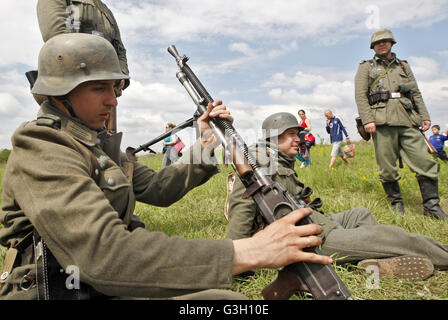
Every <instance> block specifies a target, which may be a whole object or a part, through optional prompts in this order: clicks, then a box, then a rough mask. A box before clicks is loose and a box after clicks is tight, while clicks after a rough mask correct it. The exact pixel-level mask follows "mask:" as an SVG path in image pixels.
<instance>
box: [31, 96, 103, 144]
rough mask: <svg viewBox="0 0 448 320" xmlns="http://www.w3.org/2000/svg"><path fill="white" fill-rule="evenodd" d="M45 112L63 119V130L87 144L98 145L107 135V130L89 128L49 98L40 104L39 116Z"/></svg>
mask: <svg viewBox="0 0 448 320" xmlns="http://www.w3.org/2000/svg"><path fill="white" fill-rule="evenodd" d="M43 114H52V115H55V116H57V117H59V118H60V119H61V130H62V131H64V132H67V133H68V134H69V135H71V136H72V137H73V138H75V139H76V140H78V141H79V142H81V143H82V144H84V145H86V146H89V147H93V146H95V145H98V144H100V143H101V140H102V139H103V138H105V137H106V136H107V132H106V130H103V131H100V132H97V131H95V130H92V129H90V128H88V127H87V126H85V125H84V124H83V123H82V122H80V121H76V120H74V119H73V118H71V117H69V116H67V115H66V114H65V113H63V112H61V111H60V110H59V109H57V108H55V107H53V106H52V105H51V104H50V102H49V101H48V100H45V101H44V102H43V103H42V104H41V106H40V110H39V113H38V116H40V115H43Z"/></svg>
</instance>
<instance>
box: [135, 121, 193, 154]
mask: <svg viewBox="0 0 448 320" xmlns="http://www.w3.org/2000/svg"><path fill="white" fill-rule="evenodd" d="M198 117H199V114H197V113H195V114H194V115H193V117H192V118H190V119H188V120H185V121H184V122H182V123H181V124H179V125H177V126H175V127H174V128H173V129H171V130H170V131H167V132H165V133H163V134H161V135H160V136H158V137H157V138H154V139H152V140H151V141H149V142H147V143H145V144H143V145H141V146H139V147H138V148H137V149H135V150H133V151H132V154H136V153H138V152H140V151H142V150H143V151H149V152H150V153H156V152H155V151H154V150H152V149H151V148H149V147H150V146H152V145H153V144H156V143H157V142H159V141H161V140H163V139H165V138H167V137H169V136H171V135H172V134H174V133H176V132H178V131H180V130H182V129H185V128H188V127H193V123H194V121H196V120H197V118H198Z"/></svg>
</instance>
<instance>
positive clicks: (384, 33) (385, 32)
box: [370, 29, 397, 49]
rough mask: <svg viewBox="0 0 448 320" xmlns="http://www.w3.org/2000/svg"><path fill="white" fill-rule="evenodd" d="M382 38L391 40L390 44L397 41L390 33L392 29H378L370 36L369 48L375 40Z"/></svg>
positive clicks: (373, 44) (381, 39)
mask: <svg viewBox="0 0 448 320" xmlns="http://www.w3.org/2000/svg"><path fill="white" fill-rule="evenodd" d="M383 40H389V41H391V42H392V45H394V44H396V43H397V41H395V38H394V35H393V34H392V31H390V30H389V29H380V30H377V31H375V32H374V33H373V34H372V37H371V38H370V49H373V47H374V46H375V44H376V43H377V42H379V41H383Z"/></svg>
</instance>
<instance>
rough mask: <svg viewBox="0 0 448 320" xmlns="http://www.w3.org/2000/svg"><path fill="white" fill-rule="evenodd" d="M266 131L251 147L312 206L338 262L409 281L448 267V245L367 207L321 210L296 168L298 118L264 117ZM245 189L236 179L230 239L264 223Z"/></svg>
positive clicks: (281, 180)
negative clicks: (379, 217) (385, 221)
mask: <svg viewBox="0 0 448 320" xmlns="http://www.w3.org/2000/svg"><path fill="white" fill-rule="evenodd" d="M262 129H263V140H262V141H260V142H259V143H258V144H257V145H256V146H254V147H251V148H250V149H251V150H252V151H253V152H254V154H256V155H257V156H258V160H259V163H260V165H262V166H264V167H266V168H274V170H275V171H274V172H272V175H271V178H272V179H273V180H274V181H275V182H278V183H280V184H282V185H283V186H284V187H285V188H286V189H287V190H288V191H289V192H290V193H291V194H292V195H294V196H296V197H297V198H300V199H302V200H305V201H307V202H308V203H309V204H308V206H309V207H310V208H312V209H313V213H312V214H311V216H310V217H311V219H312V220H313V221H314V223H317V224H319V225H321V226H322V228H323V231H322V233H321V234H320V235H319V236H320V237H321V238H322V253H323V254H324V255H334V254H335V255H336V257H338V260H337V262H338V263H357V262H359V263H358V266H360V267H362V268H367V267H368V266H376V267H378V269H379V273H380V275H381V276H395V277H399V278H404V279H409V280H423V279H426V278H428V277H429V276H430V275H431V274H432V273H433V268H434V267H436V268H440V269H448V246H446V245H445V246H444V245H441V244H440V243H438V242H437V241H435V240H433V239H430V238H427V237H424V236H421V235H419V234H415V233H409V232H407V231H405V230H404V229H402V228H400V227H397V226H392V225H381V224H378V223H377V221H376V219H375V217H374V216H373V215H372V214H371V212H370V210H368V209H365V208H356V209H350V210H347V211H344V212H340V213H336V214H324V213H322V212H321V211H319V210H318V209H319V208H320V206H321V205H322V202H321V200H320V199H319V198H316V199H314V200H313V201H311V202H309V199H308V198H309V197H310V195H311V193H312V190H311V188H310V187H306V186H305V185H304V184H303V183H302V182H300V181H299V180H298V179H297V173H296V172H295V170H294V164H295V159H296V158H295V156H296V154H297V152H298V146H299V138H298V133H299V131H300V129H301V127H300V126H299V124H298V122H297V119H296V117H295V116H294V115H292V114H290V113H284V112H282V113H276V114H273V115H271V116H269V117H268V118H266V119H265V120H264V122H263V126H262ZM271 133H273V134H271ZM272 162H276V163H272ZM244 192H245V187H244V185H243V184H242V182H241V181H240V180H239V179H238V178H237V179H235V180H234V183H233V188H232V191H231V193H230V196H229V197H228V203H227V206H226V207H227V208H228V211H227V216H228V220H229V225H228V229H227V238H230V239H242V238H246V237H250V236H252V235H253V234H256V232H257V231H259V230H261V229H262V228H263V227H264V222H263V220H262V217H261V215H260V214H259V211H258V208H257V207H256V204H255V202H254V201H253V200H252V198H244V199H243V197H242V196H243V193H244ZM307 199H308V200H307Z"/></svg>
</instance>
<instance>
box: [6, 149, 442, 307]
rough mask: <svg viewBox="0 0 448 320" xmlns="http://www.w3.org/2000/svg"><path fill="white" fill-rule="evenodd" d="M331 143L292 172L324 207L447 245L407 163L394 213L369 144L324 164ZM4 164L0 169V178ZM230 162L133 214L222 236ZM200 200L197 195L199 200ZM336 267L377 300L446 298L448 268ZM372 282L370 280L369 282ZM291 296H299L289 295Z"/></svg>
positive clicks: (263, 277)
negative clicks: (384, 272) (410, 272)
mask: <svg viewBox="0 0 448 320" xmlns="http://www.w3.org/2000/svg"><path fill="white" fill-rule="evenodd" d="M329 154H330V146H328V145H319V146H315V147H313V148H312V150H311V155H312V166H311V167H309V168H305V169H299V166H298V165H297V164H296V171H297V173H298V175H299V179H300V180H301V181H302V182H303V183H305V184H306V185H309V186H311V187H313V189H314V194H313V196H314V197H316V196H319V197H320V198H322V200H323V202H324V205H323V207H322V209H323V211H325V212H326V213H337V212H340V211H343V210H347V209H350V208H355V207H366V208H369V209H370V210H372V212H373V214H374V215H375V217H376V218H377V220H378V222H379V223H382V224H393V225H397V226H401V227H402V228H404V229H405V230H407V231H409V232H414V233H419V234H422V235H425V236H428V237H431V238H434V239H436V240H438V241H439V242H441V243H443V244H448V222H446V221H445V222H443V221H438V220H434V219H431V218H427V217H424V216H423V215H422V205H421V196H420V192H419V189H418V184H417V181H416V179H415V177H414V174H413V173H412V172H411V171H410V170H409V169H408V168H407V167H406V166H405V168H404V169H401V170H400V173H401V175H402V179H401V180H400V186H401V189H402V194H403V198H404V201H405V206H406V210H407V211H406V215H404V216H399V215H397V214H395V213H393V212H392V211H391V209H390V206H389V205H388V201H387V199H386V196H385V194H384V191H383V189H382V187H381V185H380V183H379V181H378V173H377V165H376V161H375V157H374V152H373V145H372V144H371V142H370V143H365V142H360V143H357V147H356V157H355V158H354V159H351V162H352V165H351V166H346V165H345V164H343V163H342V160H338V162H337V164H336V167H335V168H333V169H331V170H330V169H328V164H329ZM139 161H140V162H141V163H144V164H146V165H148V166H150V167H151V168H153V169H155V170H160V168H161V163H162V155H161V154H157V155H145V156H142V157H140V159H139ZM3 170H4V167H1V168H0V177H2V176H3ZM231 171H232V169H231V167H230V166H228V167H226V166H222V167H221V172H220V173H219V174H217V175H215V176H214V177H212V178H211V179H210V180H209V181H208V182H207V183H206V184H204V185H202V186H200V187H198V188H196V189H194V190H192V191H191V192H190V193H188V194H187V195H186V196H185V197H184V198H183V199H181V200H180V201H178V202H177V203H175V204H174V205H172V206H171V207H169V208H158V207H153V206H148V205H145V204H141V203H138V204H137V208H136V214H137V215H139V216H140V218H141V219H142V220H143V221H144V222H145V224H146V228H147V229H148V230H149V231H163V232H164V233H166V234H167V235H180V236H184V237H186V238H213V239H220V238H223V237H224V236H225V233H226V227H227V221H226V219H225V217H224V214H223V210H224V209H223V208H224V202H225V195H226V185H225V180H226V176H227V174H228V173H230V172H231ZM439 180H440V182H439V193H440V196H441V199H442V200H441V204H442V207H443V208H444V209H445V211H448V184H447V181H448V164H447V163H441V168H440V176H439ZM198 199H200V200H198ZM335 268H336V271H337V273H338V274H339V276H340V277H341V279H342V280H343V281H344V282H345V283H346V285H347V287H348V288H349V290H350V291H351V292H352V294H353V295H354V296H357V297H359V298H362V299H375V300H386V299H390V300H398V299H403V300H405V299H406V300H416V299H444V300H446V299H448V272H446V271H438V270H436V271H435V273H434V275H433V276H432V277H430V278H429V279H427V280H425V281H419V282H410V281H406V280H399V279H387V278H382V279H380V283H379V286H376V287H375V288H372V286H371V284H372V276H371V275H366V274H364V273H363V272H362V271H361V270H359V269H357V268H356V266H353V265H344V266H338V265H335ZM275 277H276V271H275V270H267V269H260V270H257V272H256V274H255V276H252V277H249V278H245V279H242V278H235V279H234V282H233V286H232V290H234V291H238V292H241V293H243V294H245V295H247V296H248V297H249V298H251V299H262V296H261V294H260V292H261V290H262V288H263V287H264V286H266V285H267V284H269V283H270V282H272V281H273V280H274V279H275ZM369 284H370V285H369ZM292 299H302V297H299V296H293V297H292Z"/></svg>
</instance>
